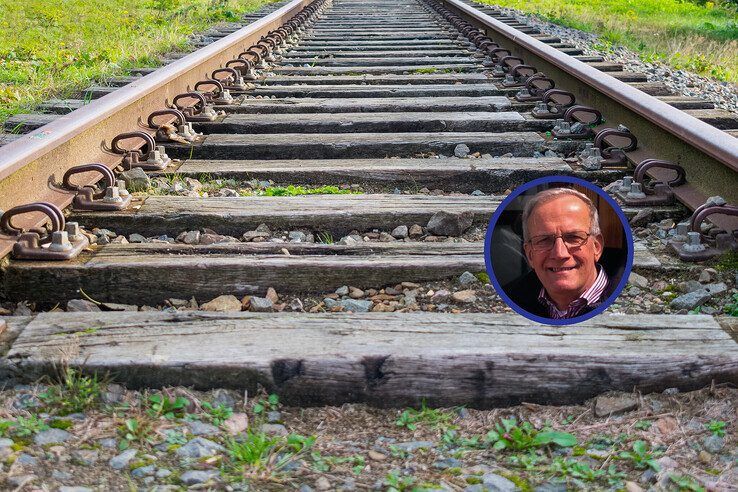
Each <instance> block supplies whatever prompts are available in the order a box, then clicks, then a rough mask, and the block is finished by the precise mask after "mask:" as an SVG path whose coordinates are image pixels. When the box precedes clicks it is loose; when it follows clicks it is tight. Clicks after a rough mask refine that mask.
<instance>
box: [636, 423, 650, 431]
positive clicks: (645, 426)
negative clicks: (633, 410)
mask: <svg viewBox="0 0 738 492" xmlns="http://www.w3.org/2000/svg"><path fill="white" fill-rule="evenodd" d="M652 425H653V421H651V420H639V421H638V422H636V423H635V428H636V429H638V430H642V431H647V430H648V429H650V428H651V426H652Z"/></svg>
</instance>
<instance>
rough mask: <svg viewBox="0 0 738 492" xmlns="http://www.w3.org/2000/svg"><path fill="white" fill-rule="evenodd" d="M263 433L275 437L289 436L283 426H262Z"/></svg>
mask: <svg viewBox="0 0 738 492" xmlns="http://www.w3.org/2000/svg"><path fill="white" fill-rule="evenodd" d="M261 432H263V433H264V434H270V435H273V436H286V435H287V434H289V431H288V430H287V427H285V426H284V425H282V424H262V426H261Z"/></svg>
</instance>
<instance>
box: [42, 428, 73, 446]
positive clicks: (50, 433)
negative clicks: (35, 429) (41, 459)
mask: <svg viewBox="0 0 738 492" xmlns="http://www.w3.org/2000/svg"><path fill="white" fill-rule="evenodd" d="M71 438H72V434H70V433H69V432H67V431H65V430H63V429H47V430H45V431H41V432H39V433H38V434H36V435H35V436H34V438H33V442H34V444H36V446H45V445H47V444H61V443H64V442H67V441H68V440H69V439H71Z"/></svg>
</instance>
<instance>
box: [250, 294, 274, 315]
mask: <svg viewBox="0 0 738 492" xmlns="http://www.w3.org/2000/svg"><path fill="white" fill-rule="evenodd" d="M273 310H274V303H272V301H271V300H270V299H267V298H266V297H252V298H251V307H250V311H253V312H255V313H270V312H272V311H273Z"/></svg>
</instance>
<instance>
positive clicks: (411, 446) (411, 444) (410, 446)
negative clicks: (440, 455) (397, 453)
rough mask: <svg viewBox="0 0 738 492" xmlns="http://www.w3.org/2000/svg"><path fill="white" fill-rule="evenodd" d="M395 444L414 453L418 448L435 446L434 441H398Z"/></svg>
mask: <svg viewBox="0 0 738 492" xmlns="http://www.w3.org/2000/svg"><path fill="white" fill-rule="evenodd" d="M394 446H395V447H396V448H398V449H401V450H403V451H406V452H408V453H412V452H413V451H417V450H418V449H421V448H424V449H432V448H433V442H432V441H408V442H398V443H397V444H395V445H394Z"/></svg>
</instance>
